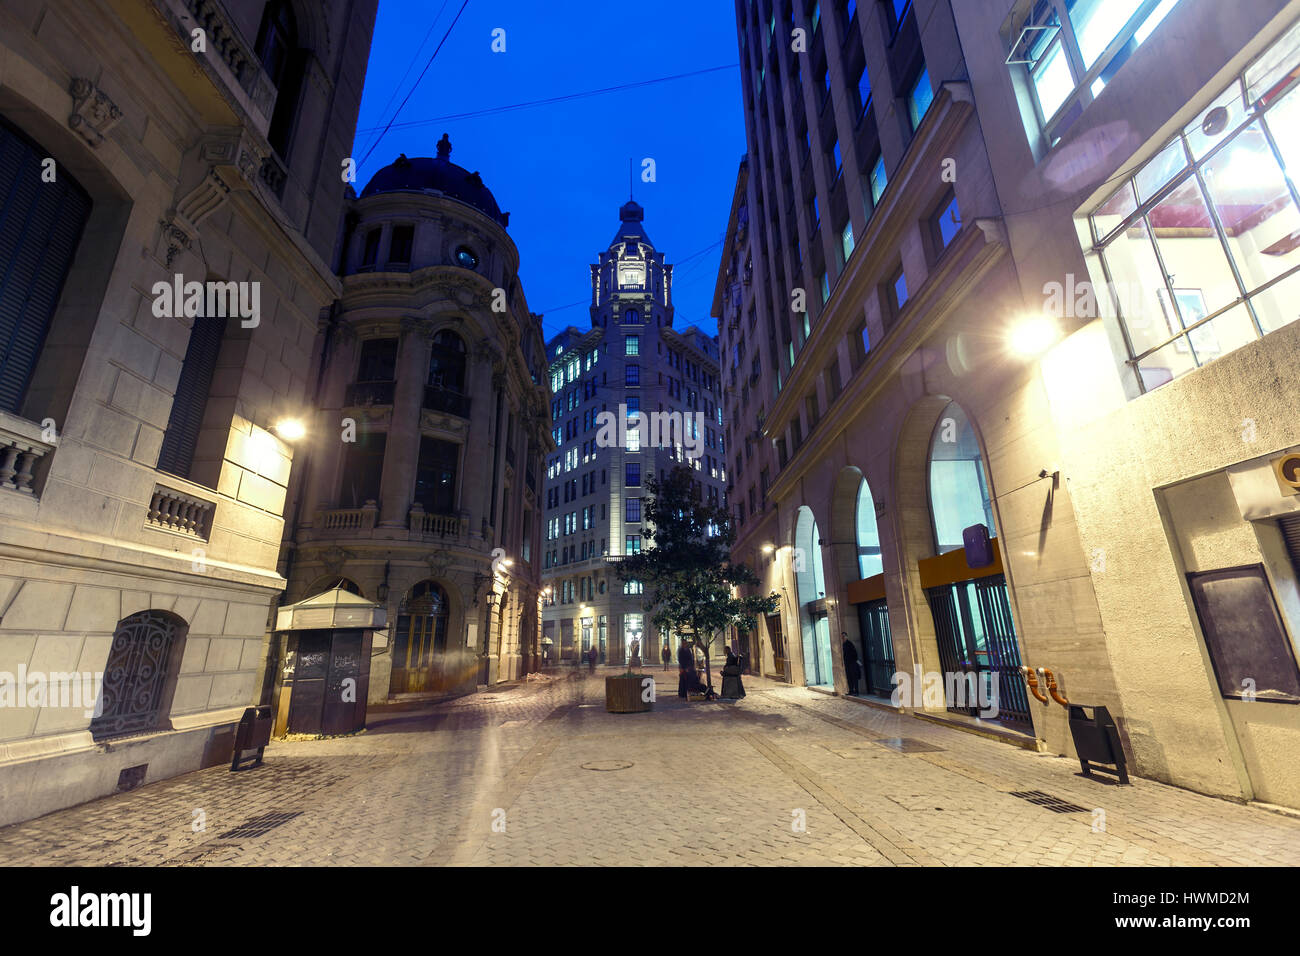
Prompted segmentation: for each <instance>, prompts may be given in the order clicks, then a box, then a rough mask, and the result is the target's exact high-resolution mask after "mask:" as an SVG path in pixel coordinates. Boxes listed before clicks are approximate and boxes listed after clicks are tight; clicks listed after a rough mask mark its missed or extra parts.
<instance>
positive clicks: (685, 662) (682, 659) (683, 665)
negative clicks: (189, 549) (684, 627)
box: [677, 638, 695, 700]
mask: <svg viewBox="0 0 1300 956" xmlns="http://www.w3.org/2000/svg"><path fill="white" fill-rule="evenodd" d="M694 689H695V655H694V654H692V653H691V649H690V648H689V647H687V646H686V639H685V638H682V644H681V646H680V647H679V648H677V696H678V697H680V698H681V699H682V700H688V699H689V698H690V695H691V691H692V690H694Z"/></svg>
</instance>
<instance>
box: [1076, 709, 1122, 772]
mask: <svg viewBox="0 0 1300 956" xmlns="http://www.w3.org/2000/svg"><path fill="white" fill-rule="evenodd" d="M1086 710H1091V711H1092V712H1093V715H1092V717H1089V716H1088V715H1087V713H1086ZM1070 735H1071V736H1072V737H1073V738H1074V750H1075V752H1076V753H1077V754H1078V755H1079V765H1080V766H1081V767H1082V768H1083V775H1084V776H1085V777H1091V776H1092V771H1094V770H1100V771H1102V772H1103V773H1113V774H1116V775H1117V776H1118V777H1119V782H1120V783H1128V770H1127V768H1126V767H1125V765H1124V747H1123V745H1122V744H1121V743H1120V740H1119V728H1118V727H1116V726H1115V719H1114V718H1113V717H1111V715H1110V711H1108V710H1107V709H1106V708H1105V707H1091V708H1085V706H1084V705H1082V704H1071V705H1070ZM1093 764H1113V765H1114V767H1115V769H1113V770H1112V769H1111V768H1110V767H1100V766H1093Z"/></svg>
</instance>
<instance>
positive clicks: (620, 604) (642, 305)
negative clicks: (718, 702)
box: [542, 202, 727, 664]
mask: <svg viewBox="0 0 1300 956" xmlns="http://www.w3.org/2000/svg"><path fill="white" fill-rule="evenodd" d="M643 217H644V211H643V210H642V208H641V206H640V205H638V204H637V203H635V202H628V203H626V204H625V205H624V206H623V207H622V208H621V209H620V210H619V226H618V231H617V232H616V233H615V235H614V238H613V239H612V240H611V241H610V243H609V245H608V246H607V247H606V248H605V249H604V250H603V251H602V252H600V254H599V255H598V257H597V261H596V262H595V263H594V264H593V265H592V266H591V328H590V329H587V330H586V331H583V330H581V329H578V328H576V327H572V326H571V327H569V328H568V329H565V330H564V331H563V332H561V333H560V334H559V335H557V336H554V337H553V338H552V339H551V341H550V342H549V343H548V346H547V347H548V349H549V353H548V354H549V357H550V366H549V367H550V374H551V390H552V392H553V393H554V396H555V397H554V399H553V400H552V402H551V424H552V432H551V437H552V439H553V440H554V442H555V453H554V455H553V456H552V457H551V460H550V461H549V462H548V464H547V468H546V496H547V500H546V541H545V549H546V552H545V557H544V558H543V564H544V567H545V576H546V582H547V584H548V585H549V586H550V589H551V590H550V594H549V596H548V598H547V605H546V610H545V614H544V621H543V625H542V627H543V630H544V635H543V642H544V645H545V647H546V648H547V654H548V657H549V659H550V660H551V661H575V660H579V659H580V657H581V655H582V654H584V653H586V652H588V651H590V650H591V648H592V647H595V648H596V651H597V654H598V656H599V659H600V661H602V662H606V661H608V662H609V663H619V664H621V663H624V662H626V661H629V660H630V659H631V656H632V650H633V646H634V645H637V646H638V647H639V649H640V653H641V657H642V658H643V659H644V660H646V661H648V662H658V660H659V656H658V655H659V652H660V648H661V647H662V646H663V642H664V640H665V639H666V638H667V635H661V634H659V633H658V632H657V630H656V629H655V627H654V625H653V624H651V623H650V621H649V615H647V614H646V613H645V608H644V606H643V605H644V600H645V597H644V590H643V585H642V584H641V583H640V582H634V581H629V582H623V581H620V580H619V579H618V577H617V575H616V574H615V573H614V567H613V562H616V561H619V560H621V559H622V558H623V557H624V556H626V555H628V554H636V553H639V552H640V550H641V548H642V544H643V541H644V542H645V544H646V545H647V546H648V544H649V541H648V539H647V538H646V535H645V532H646V530H647V528H646V526H645V525H644V524H643V522H642V495H643V494H644V493H645V489H646V482H647V480H648V479H649V478H651V477H654V476H657V477H660V478H662V477H663V476H664V474H665V473H666V472H667V471H668V470H670V469H671V468H672V467H673V466H674V465H676V464H678V463H685V464H688V465H690V466H692V467H693V468H694V469H695V473H696V477H697V479H698V481H697V482H696V485H697V491H698V493H699V494H700V496H701V497H704V498H707V499H708V500H709V501H712V502H719V501H721V500H722V497H723V485H724V484H725V483H726V478H727V476H726V469H725V465H724V459H723V456H724V452H725V450H724V448H723V441H722V409H721V407H720V404H719V398H720V396H721V383H720V382H719V377H718V340H717V336H714V335H711V334H709V333H708V332H705V331H703V330H701V329H700V328H698V327H696V326H690V327H688V328H684V329H677V328H674V327H673V315H674V310H673V298H672V273H673V267H672V266H671V265H668V264H666V263H665V262H664V254H663V253H662V252H659V251H657V250H656V249H655V246H654V244H653V243H652V242H651V241H650V237H649V236H648V235H647V234H646V229H645V226H644V224H643V222H642V219H643ZM603 416H609V417H608V419H606V418H604V417H603ZM624 416H626V417H625V418H624ZM606 421H616V422H617V423H618V427H617V435H616V436H615V434H614V428H613V426H612V425H611V427H610V428H609V430H608V432H609V437H610V438H615V437H616V439H617V440H610V441H606V440H605V438H604V437H602V435H603V433H604V431H605V430H604V429H603V428H602V424H603V423H604V422H606ZM625 425H626V426H627V427H626V428H625V427H624V426H625Z"/></svg>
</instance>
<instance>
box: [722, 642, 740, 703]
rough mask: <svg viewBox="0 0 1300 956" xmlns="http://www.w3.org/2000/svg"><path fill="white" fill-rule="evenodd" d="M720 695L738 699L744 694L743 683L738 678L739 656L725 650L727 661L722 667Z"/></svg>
mask: <svg viewBox="0 0 1300 956" xmlns="http://www.w3.org/2000/svg"><path fill="white" fill-rule="evenodd" d="M719 696H720V697H725V698H726V699H728V700H739V699H740V698H742V697H744V696H745V685H744V683H742V682H741V679H740V658H738V657H736V655H735V654H734V653H732V652H731V651H727V663H726V665H725V666H724V667H723V668H722V693H721V694H720V695H719Z"/></svg>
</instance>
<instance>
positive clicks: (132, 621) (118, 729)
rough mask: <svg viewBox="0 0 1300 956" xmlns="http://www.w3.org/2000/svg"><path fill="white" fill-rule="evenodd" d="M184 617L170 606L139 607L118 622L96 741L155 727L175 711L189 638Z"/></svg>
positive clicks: (94, 722)
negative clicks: (156, 608) (169, 609)
mask: <svg viewBox="0 0 1300 956" xmlns="http://www.w3.org/2000/svg"><path fill="white" fill-rule="evenodd" d="M186 630H187V627H186V625H185V622H184V621H182V620H181V619H180V618H178V617H176V616H175V615H174V614H169V613H167V612H166V611H140V612H139V613H136V614H132V615H131V616H130V617H128V618H124V619H123V620H121V621H119V622H118V625H117V629H116V630H115V631H114V632H113V643H112V645H111V646H110V648H109V652H108V663H107V664H105V665H104V684H103V687H102V689H101V690H100V696H101V700H100V702H99V706H97V708H96V709H97V710H99V711H100V712H99V714H98V716H96V717H95V718H94V719H92V720H91V722H90V733H91V736H92V737H94V739H96V740H103V739H105V738H108V737H121V736H124V735H126V734H138V733H143V732H145V731H149V730H154V729H156V728H157V727H158V726H159V724H160V723H161V722H162V720H163V719H164V718H165V717H166V716H167V713H168V712H169V711H170V710H171V704H172V696H173V694H174V693H175V690H176V674H177V672H178V671H179V670H180V662H181V651H182V650H183V646H184V643H185V632H186Z"/></svg>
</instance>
